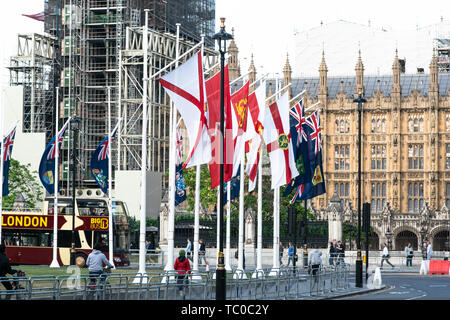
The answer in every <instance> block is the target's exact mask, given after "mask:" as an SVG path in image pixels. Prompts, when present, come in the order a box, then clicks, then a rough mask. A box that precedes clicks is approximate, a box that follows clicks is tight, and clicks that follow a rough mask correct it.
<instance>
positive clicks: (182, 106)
mask: <svg viewBox="0 0 450 320" xmlns="http://www.w3.org/2000/svg"><path fill="white" fill-rule="evenodd" d="M158 80H159V82H160V83H161V85H162V86H163V87H164V89H165V90H166V92H167V94H168V95H169V97H170V99H171V100H172V101H173V103H174V105H175V108H177V110H178V111H179V112H180V114H181V117H182V118H183V121H184V124H185V126H186V130H187V133H188V138H189V152H188V155H187V159H186V161H185V162H184V164H183V167H191V166H195V165H197V164H203V163H208V162H209V161H210V160H211V139H210V137H209V136H208V132H207V130H208V123H207V120H206V115H205V103H206V99H205V84H204V82H203V64H202V53H201V51H199V52H198V53H197V54H194V55H193V56H192V57H191V58H190V59H189V60H187V61H186V62H185V63H183V64H182V65H180V66H179V67H178V68H176V69H174V70H173V71H172V72H169V73H167V74H166V75H164V76H163V77H161V78H159V79H158Z"/></svg>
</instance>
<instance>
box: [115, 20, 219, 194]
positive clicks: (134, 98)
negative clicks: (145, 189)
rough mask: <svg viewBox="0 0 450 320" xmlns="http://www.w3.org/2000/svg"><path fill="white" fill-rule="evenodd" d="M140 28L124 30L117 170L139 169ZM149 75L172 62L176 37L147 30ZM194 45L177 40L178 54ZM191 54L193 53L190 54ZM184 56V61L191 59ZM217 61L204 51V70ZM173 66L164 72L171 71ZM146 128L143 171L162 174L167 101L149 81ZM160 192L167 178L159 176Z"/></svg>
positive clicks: (166, 151)
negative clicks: (146, 140) (148, 129)
mask: <svg viewBox="0 0 450 320" xmlns="http://www.w3.org/2000/svg"><path fill="white" fill-rule="evenodd" d="M143 31H144V27H139V28H127V29H126V46H125V50H122V51H121V59H120V63H119V69H120V77H119V78H120V87H119V106H120V110H119V113H120V116H121V117H122V119H123V122H122V129H121V134H120V139H119V142H118V149H119V150H118V167H119V168H120V170H140V168H141V150H142V148H141V146H142V111H143V110H142V106H143V103H142V102H143V101H142V100H143V94H142V93H143V83H142V78H143V56H144V51H143V48H142V45H143V39H142V38H143V33H144V32H143ZM148 37H149V39H148V43H149V49H148V50H149V51H148V56H149V61H148V66H149V72H148V74H149V75H151V74H154V73H155V72H158V71H159V70H160V69H162V68H164V67H165V66H166V65H168V64H169V63H171V62H172V61H174V60H175V57H176V52H175V46H176V37H175V36H174V35H173V34H169V33H161V32H158V31H155V30H152V29H149V31H148ZM194 45H195V43H193V42H191V41H188V40H186V39H180V45H179V48H180V55H182V54H183V53H184V52H186V51H188V50H189V49H190V48H192V47H193V46H194ZM192 54H195V52H192ZM192 54H191V55H190V56H189V55H188V56H186V57H185V58H184V59H183V60H182V61H180V63H183V62H184V61H185V59H188V58H190V57H191V56H192ZM217 61H218V55H217V52H216V51H214V50H212V49H209V48H205V53H204V61H203V63H204V68H205V69H209V68H211V67H212V66H214V65H216V64H217ZM174 68H175V65H173V66H172V67H171V69H169V70H168V72H169V71H171V70H173V69H174ZM148 87H149V89H148V90H149V97H150V101H148V106H149V107H148V108H149V120H148V121H149V125H148V128H150V131H149V133H148V155H147V170H148V171H153V172H160V173H165V172H166V170H167V169H168V167H169V134H170V132H169V131H170V125H169V123H170V105H169V101H170V100H169V98H168V96H167V95H166V94H165V91H164V89H163V88H162V86H161V85H160V84H159V82H158V79H156V78H153V79H151V80H150V82H149V86H148ZM186 140H187V139H186ZM162 184H163V185H162V190H163V193H164V191H166V189H167V186H168V185H167V177H165V176H164V175H163V182H162Z"/></svg>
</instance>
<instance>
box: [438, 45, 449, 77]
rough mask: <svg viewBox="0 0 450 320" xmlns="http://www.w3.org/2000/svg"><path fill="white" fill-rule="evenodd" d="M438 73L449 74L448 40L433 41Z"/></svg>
mask: <svg viewBox="0 0 450 320" xmlns="http://www.w3.org/2000/svg"><path fill="white" fill-rule="evenodd" d="M435 48H436V53H437V65H438V72H450V39H435Z"/></svg>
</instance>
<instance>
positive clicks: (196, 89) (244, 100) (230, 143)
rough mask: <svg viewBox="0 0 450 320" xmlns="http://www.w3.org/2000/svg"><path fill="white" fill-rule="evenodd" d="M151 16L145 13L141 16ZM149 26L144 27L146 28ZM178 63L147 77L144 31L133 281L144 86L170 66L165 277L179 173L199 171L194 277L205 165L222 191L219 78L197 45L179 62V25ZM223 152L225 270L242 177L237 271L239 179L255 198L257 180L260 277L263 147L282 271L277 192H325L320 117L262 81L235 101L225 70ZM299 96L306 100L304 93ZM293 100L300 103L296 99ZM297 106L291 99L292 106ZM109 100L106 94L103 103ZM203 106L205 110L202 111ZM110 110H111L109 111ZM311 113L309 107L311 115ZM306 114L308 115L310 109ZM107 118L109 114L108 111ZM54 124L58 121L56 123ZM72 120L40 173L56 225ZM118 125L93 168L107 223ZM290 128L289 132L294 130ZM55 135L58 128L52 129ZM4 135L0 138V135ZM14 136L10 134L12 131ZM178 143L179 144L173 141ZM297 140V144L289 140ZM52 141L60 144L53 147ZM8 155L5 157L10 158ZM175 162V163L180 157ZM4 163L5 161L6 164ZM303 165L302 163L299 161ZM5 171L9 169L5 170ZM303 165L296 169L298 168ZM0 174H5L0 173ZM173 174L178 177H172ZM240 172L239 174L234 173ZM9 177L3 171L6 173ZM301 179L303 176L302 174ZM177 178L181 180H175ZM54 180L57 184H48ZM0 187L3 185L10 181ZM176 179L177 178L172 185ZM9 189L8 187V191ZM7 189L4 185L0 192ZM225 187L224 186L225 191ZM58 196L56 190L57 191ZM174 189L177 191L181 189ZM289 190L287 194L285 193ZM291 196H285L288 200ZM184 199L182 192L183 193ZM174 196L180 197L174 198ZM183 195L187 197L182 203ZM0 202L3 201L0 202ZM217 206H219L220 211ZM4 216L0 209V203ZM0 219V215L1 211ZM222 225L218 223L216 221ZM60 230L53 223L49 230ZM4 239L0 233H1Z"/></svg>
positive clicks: (166, 81) (303, 195)
mask: <svg viewBox="0 0 450 320" xmlns="http://www.w3.org/2000/svg"><path fill="white" fill-rule="evenodd" d="M146 15H148V11H146ZM145 21H146V22H147V21H148V19H146V20H145ZM176 41H177V42H176V59H175V60H174V61H173V62H172V63H170V64H169V65H167V66H165V67H164V68H163V69H161V70H160V71H159V72H157V73H155V74H153V75H151V76H150V77H149V76H148V25H147V23H146V26H145V28H144V34H143V48H144V50H143V51H144V68H143V70H144V74H143V131H142V164H141V170H142V177H141V178H142V181H141V211H140V250H139V271H138V273H139V274H141V275H143V276H145V275H146V271H145V253H146V248H145V216H146V187H147V186H146V170H147V166H146V162H147V161H146V156H147V142H148V141H147V132H148V131H149V130H148V128H147V124H151V121H148V120H149V119H148V101H151V97H149V96H148V93H149V90H148V82H149V81H150V80H151V79H154V78H156V77H158V76H160V75H161V74H163V73H164V72H166V71H167V70H168V69H169V67H171V66H173V65H175V69H174V70H173V71H171V72H168V73H166V74H165V75H163V76H162V77H160V78H159V79H158V80H159V82H160V83H161V85H162V86H163V87H164V89H165V90H166V92H167V94H168V95H169V97H170V98H171V107H170V110H171V111H170V112H171V113H170V132H171V133H170V151H169V153H170V155H169V221H168V251H167V252H168V257H167V258H168V259H167V261H168V262H167V265H166V267H165V270H173V260H174V259H173V258H174V254H173V251H174V223H175V203H177V204H178V203H180V202H181V201H183V197H181V199H177V186H176V185H175V184H176V179H178V180H177V181H178V185H179V186H180V188H181V191H183V190H182V189H183V183H182V168H187V167H191V166H195V167H196V187H195V211H194V215H195V220H194V223H195V227H194V266H193V270H194V272H195V271H197V270H198V259H197V257H196V255H197V253H198V240H199V239H198V237H199V207H200V192H199V188H200V165H202V164H208V165H209V170H210V174H211V188H216V187H217V188H219V187H221V186H219V184H220V183H219V181H218V179H217V177H218V174H217V173H218V171H217V170H218V168H219V165H220V163H219V161H218V159H220V157H219V151H220V150H219V148H218V146H219V142H218V141H219V138H220V137H219V131H218V127H217V122H218V121H219V119H220V114H219V111H218V110H219V109H218V106H219V97H220V83H219V80H220V72H219V73H217V74H216V75H214V76H212V77H210V78H209V79H208V80H206V81H205V80H204V74H205V73H204V70H203V46H204V38H202V41H201V42H200V43H199V44H197V45H196V46H194V47H193V48H191V49H190V50H188V51H187V52H185V53H184V54H183V55H181V56H180V55H179V24H178V25H177V40H176ZM195 50H198V52H197V53H195V54H193V55H192V57H191V58H190V59H188V60H186V62H185V63H183V64H182V65H179V61H181V59H182V58H184V57H185V56H187V55H189V54H191V53H192V52H194V51H195ZM224 71H225V79H226V81H225V85H226V91H225V99H226V100H225V104H226V107H225V129H226V130H224V132H225V145H224V159H226V161H225V181H224V182H228V185H227V189H228V192H227V202H228V210H227V253H226V260H225V261H226V267H227V269H230V255H229V254H230V252H229V250H230V248H229V222H230V201H231V193H232V190H231V180H232V178H234V177H236V176H237V174H238V172H239V176H240V179H239V180H240V182H239V186H240V192H239V193H240V195H239V198H240V205H239V247H238V252H239V255H238V257H239V258H238V269H240V270H242V269H243V225H244V223H243V214H244V199H243V198H244V177H245V174H247V175H248V177H249V192H251V191H253V190H254V188H255V186H256V180H257V179H259V180H258V205H257V207H258V213H257V214H258V216H257V220H258V221H257V230H258V239H257V248H258V256H257V270H261V269H262V258H261V253H262V161H261V157H262V155H261V152H262V144H263V141H264V142H265V144H266V147H267V151H268V153H269V158H270V163H271V175H272V183H271V188H272V189H273V190H274V208H273V209H274V260H273V264H274V268H278V267H279V260H278V252H277V251H278V242H279V219H280V216H279V209H280V208H279V187H280V186H283V185H286V184H288V187H287V188H286V191H285V193H284V194H283V196H288V195H289V194H290V193H291V192H292V191H295V195H294V198H292V200H291V203H293V202H295V201H299V200H304V199H310V198H313V197H315V196H318V195H320V194H322V193H324V192H325V181H324V177H323V170H322V158H321V133H320V120H319V111H318V110H316V111H315V112H313V113H312V115H311V116H309V117H308V118H306V117H305V116H304V110H303V103H302V101H300V102H299V103H297V104H296V105H295V106H294V108H293V109H292V110H290V108H289V104H290V103H291V102H292V100H293V99H292V100H291V101H289V100H288V96H287V94H283V95H281V94H280V93H281V92H282V91H283V90H285V89H286V88H287V87H288V86H289V85H290V84H288V85H286V86H285V87H284V88H281V89H279V88H278V83H277V91H276V93H275V94H274V95H272V96H271V97H266V85H265V81H264V77H262V78H261V79H258V80H257V81H255V83H253V84H249V81H246V82H245V83H244V85H243V86H242V87H241V88H240V89H239V90H237V91H236V92H235V93H234V94H233V95H231V93H230V82H229V79H228V68H227V67H226V68H225V70H224ZM258 82H259V83H260V85H259V86H258V88H256V89H255V90H254V91H253V92H251V93H250V92H249V90H250V86H253V85H256V83H258ZM302 93H303V92H302ZM274 97H276V101H275V102H274V103H272V104H270V106H268V107H265V106H266V104H267V102H268V101H270V100H271V99H272V98H274ZM295 98H298V97H295ZM295 98H294V99H295ZM109 100H110V91H109V90H108V101H109ZM205 105H207V106H208V109H207V110H205ZM108 106H109V103H108ZM314 106H315V105H313V106H312V107H314ZM312 107H310V108H312ZM177 111H178V112H179V113H180V116H181V119H182V120H183V122H184V125H185V127H186V131H187V134H188V138H189V150H188V154H187V158H186V160H185V162H184V164H183V165H182V166H181V168H180V163H181V156H180V151H181V148H180V147H177V143H179V142H178V141H179V140H181V135H180V134H177V127H178V123H177ZM108 113H109V115H110V114H111V113H110V110H109V112H108ZM56 118H58V117H56ZM71 119H72V118H69V119H68V120H67V121H66V123H65V124H64V126H63V127H62V129H61V130H59V131H58V133H57V134H56V136H55V137H54V138H53V139H52V141H51V142H50V143H49V145H48V146H47V147H46V149H45V151H44V155H43V157H42V160H41V164H40V168H39V173H40V179H41V181H42V183H43V185H44V186H45V187H46V189H47V191H48V192H49V193H50V194H54V195H55V200H54V206H55V210H54V214H55V217H54V218H55V220H56V219H57V217H56V215H57V210H56V208H57V192H54V191H55V190H57V189H58V186H57V185H56V186H55V183H54V181H56V182H57V181H58V180H57V179H58V176H57V174H58V170H57V166H56V164H57V163H58V162H57V159H58V154H59V150H60V147H61V144H62V140H63V138H64V133H65V131H66V129H67V126H68V124H69V122H70V121H71ZM119 123H120V120H119V122H118V123H117V125H116V127H115V129H114V130H113V131H111V123H110V119H109V120H108V127H109V131H108V136H107V137H106V138H105V139H104V140H103V141H102V142H101V143H100V144H99V146H98V147H97V149H96V150H95V151H94V153H93V156H92V160H91V172H92V174H93V176H94V178H95V180H96V181H97V183H98V184H99V186H100V187H101V189H102V190H103V192H105V193H106V192H107V190H108V191H109V192H108V196H109V200H110V201H109V205H110V208H109V209H110V210H109V212H110V221H112V217H111V215H112V210H111V203H112V202H111V200H112V199H111V193H110V192H111V181H110V179H108V177H109V173H110V172H111V161H110V160H111V155H110V153H111V149H110V144H111V143H112V142H113V141H114V137H115V134H116V132H117V129H118V127H119ZM292 123H293V124H294V125H293V126H292ZM56 128H58V123H57V124H56ZM0 132H2V131H0ZM14 133H15V128H14ZM177 137H178V139H177ZM294 137H295V139H294ZM56 139H57V141H58V143H57V144H56ZM7 143H8V142H7V140H6V138H5V139H4V140H3V146H5V145H6V147H7V148H8V145H7ZM1 150H2V159H4V155H3V154H4V152H5V150H4V148H3V147H2V148H1ZM8 150H9V151H8ZM11 151H12V145H11V147H10V149H7V150H6V155H5V157H6V156H7V155H8V154H9V157H10V154H11ZM177 155H178V157H177ZM245 155H246V156H247V166H246V167H245ZM5 159H6V158H5ZM299 159H301V160H299ZM4 163H5V167H6V162H5V161H4ZM297 163H300V167H298V166H297ZM0 167H1V171H4V169H5V168H4V166H0ZM177 167H178V169H177ZM239 168H240V171H238V170H239ZM6 171H7V170H6ZM299 171H300V172H299ZM176 173H179V174H178V175H176ZM53 175H54V176H55V179H53ZM1 177H2V180H5V181H6V182H7V179H3V172H2V175H1ZM176 177H177V178H176ZM6 184H7V183H6ZM2 185H4V184H2ZM222 187H225V186H222ZM55 188H56V189H55ZM180 188H178V189H180ZM289 190H290V191H289ZM288 191H289V192H288ZM181 193H183V192H181ZM178 196H179V195H178ZM185 197H186V190H184V198H185ZM0 201H1V200H0ZM218 205H223V204H221V203H218ZM0 210H1V202H0ZM0 217H1V211H0ZM218 223H219V221H218ZM54 225H55V226H57V223H55V224H54ZM109 225H110V230H109V244H110V245H109V250H110V252H109V257H110V262H111V263H113V258H112V257H113V255H112V247H113V246H112V223H110V224H109ZM0 236H1V228H0ZM56 243H57V233H56V227H55V232H54V259H53V261H52V265H53V266H57V261H56V246H57V244H56Z"/></svg>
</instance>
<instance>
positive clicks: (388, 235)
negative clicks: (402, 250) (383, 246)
mask: <svg viewBox="0 0 450 320" xmlns="http://www.w3.org/2000/svg"><path fill="white" fill-rule="evenodd" d="M384 235H385V236H386V239H387V241H388V249H389V250H391V249H392V235H393V233H392V231H390V230H389V229H387V231H386V233H385V234H384Z"/></svg>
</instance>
